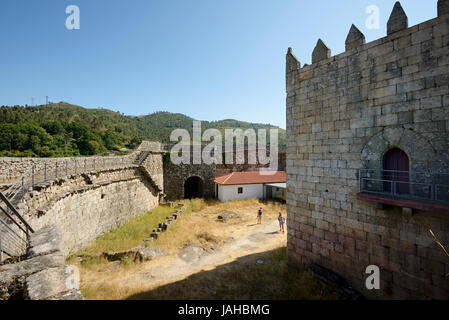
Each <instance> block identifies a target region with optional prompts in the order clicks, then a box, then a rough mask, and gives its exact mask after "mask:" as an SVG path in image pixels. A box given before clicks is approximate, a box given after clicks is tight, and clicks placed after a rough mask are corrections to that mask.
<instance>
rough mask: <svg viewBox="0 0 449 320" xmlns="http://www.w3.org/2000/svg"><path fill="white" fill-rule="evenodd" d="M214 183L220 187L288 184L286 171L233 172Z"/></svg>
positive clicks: (218, 178)
mask: <svg viewBox="0 0 449 320" xmlns="http://www.w3.org/2000/svg"><path fill="white" fill-rule="evenodd" d="M214 182H215V183H217V184H220V185H239V184H262V183H281V182H287V175H286V173H285V171H271V172H268V171H262V172H261V171H248V172H233V173H230V174H227V175H225V176H221V177H217V178H216V179H215V180H214Z"/></svg>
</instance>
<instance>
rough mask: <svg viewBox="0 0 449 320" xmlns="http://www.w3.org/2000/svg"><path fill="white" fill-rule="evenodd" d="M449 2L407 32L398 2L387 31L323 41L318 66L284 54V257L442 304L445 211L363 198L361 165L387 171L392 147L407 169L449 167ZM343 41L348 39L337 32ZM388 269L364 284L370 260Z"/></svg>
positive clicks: (372, 294) (448, 282) (391, 293)
mask: <svg viewBox="0 0 449 320" xmlns="http://www.w3.org/2000/svg"><path fill="white" fill-rule="evenodd" d="M447 8H449V0H439V2H438V11H439V15H438V17H437V18H435V19H432V20H429V21H426V22H423V23H421V24H419V25H416V26H412V27H408V22H407V16H406V14H405V12H404V11H403V9H402V7H401V5H400V4H399V3H397V4H396V5H395V7H394V9H393V12H392V14H391V17H390V19H389V22H388V36H386V37H384V38H381V39H378V40H376V41H373V42H370V43H365V40H364V36H363V34H361V32H360V31H359V30H358V29H357V28H356V27H355V26H353V27H351V30H350V32H349V35H348V37H347V41H346V49H347V50H346V51H345V52H344V53H341V54H339V55H336V56H333V57H331V56H330V49H329V48H327V47H326V46H325V44H324V42H323V41H321V40H320V41H319V42H318V44H317V48H316V49H315V50H314V53H313V64H312V65H308V66H304V67H302V68H301V64H300V62H299V60H298V59H297V58H296V57H295V56H294V55H293V52H292V50H291V49H289V51H288V53H287V67H286V71H287V73H286V89H287V98H286V104H287V210H288V215H289V224H288V245H287V251H288V260H289V263H291V264H294V265H308V264H310V263H311V262H314V263H318V264H320V265H322V266H324V267H326V268H328V269H331V270H333V271H335V272H337V273H339V274H340V275H342V276H343V277H344V278H346V279H347V280H348V282H349V283H350V284H351V285H352V286H353V287H354V288H356V289H357V290H359V291H360V292H362V293H363V294H364V295H365V296H366V297H369V298H384V299H385V298H388V299H429V298H433V299H447V298H448V297H449V278H447V277H446V276H445V275H446V274H447V273H448V272H449V258H448V257H447V256H445V254H444V252H443V251H442V250H441V248H439V247H438V245H436V244H435V242H434V239H433V238H432V236H431V235H430V232H429V229H432V230H433V231H434V232H435V234H436V235H437V236H438V237H439V238H440V240H441V242H442V243H444V244H446V245H447V246H449V216H448V215H447V214H440V213H437V212H428V211H420V210H408V209H403V208H401V207H387V206H382V205H377V204H372V203H370V202H367V201H362V200H358V198H357V195H358V193H359V192H360V190H359V180H358V178H359V171H358V170H359V169H366V168H369V169H382V166H383V157H384V155H385V153H386V152H387V151H388V150H390V149H391V148H400V149H402V150H403V151H404V152H405V153H406V154H407V155H408V157H409V159H410V171H411V172H412V173H413V172H422V171H432V172H436V173H448V172H449V104H448V102H449V99H448V98H447V97H448V96H449V59H448V57H449V11H448V10H447ZM342 39H344V37H342ZM369 265H377V266H379V267H380V269H381V276H380V279H381V289H380V290H367V289H366V287H365V279H366V277H367V275H366V274H365V270H366V267H367V266H369Z"/></svg>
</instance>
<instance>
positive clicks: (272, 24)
mask: <svg viewBox="0 0 449 320" xmlns="http://www.w3.org/2000/svg"><path fill="white" fill-rule="evenodd" d="M394 2H395V1H394V0H341V1H335V0H315V1H310V0H307V1H306V0H220V1H219V0H126V1H125V0H123V1H118V0H33V1H31V0H1V1H0V47H1V50H0V75H1V76H0V105H16V104H19V105H25V104H28V105H31V103H32V100H31V99H32V97H34V104H44V103H45V96H49V99H50V101H53V102H59V101H66V102H70V103H73V104H77V105H81V106H85V107H89V108H96V107H103V108H108V109H112V110H115V111H117V110H118V111H120V112H122V113H125V114H128V115H142V114H148V113H152V112H155V111H170V112H180V113H184V114H187V115H189V116H191V117H194V118H196V119H199V120H221V119H228V118H233V119H238V120H244V121H251V122H260V123H271V124H275V125H279V126H281V127H285V74H284V73H285V54H286V52H287V48H288V47H292V48H293V51H294V53H295V55H296V56H297V57H298V58H299V60H300V61H301V63H302V64H304V63H310V60H311V54H312V51H313V48H314V46H315V44H316V41H317V40H318V38H320V37H321V38H322V39H323V40H324V41H325V42H326V44H327V45H328V46H329V47H330V48H331V49H332V55H334V54H338V53H341V52H343V51H344V43H345V39H346V36H347V34H348V31H349V28H350V26H351V23H354V24H356V25H357V26H358V27H359V29H360V30H361V31H362V32H363V33H364V34H365V36H366V38H367V41H372V40H375V39H378V38H380V37H383V36H385V35H386V23H387V20H388V17H389V15H390V13H391V10H392V8H393V5H394ZM401 3H402V5H403V7H404V10H405V11H406V13H407V15H408V17H409V25H410V26H412V25H415V24H417V23H420V22H423V21H425V20H428V19H430V18H434V17H436V15H437V0H425V1H422V0H403V1H401ZM68 5H77V6H78V7H79V9H80V22H81V24H80V27H81V28H80V30H67V29H66V26H65V21H66V18H67V17H68V15H67V14H66V13H65V9H66V7H67V6H68ZM369 5H377V6H378V7H379V9H380V29H378V30H376V29H368V28H367V27H366V25H365V21H366V19H367V18H368V16H369V15H368V14H367V13H366V8H367V7H368V6H369Z"/></svg>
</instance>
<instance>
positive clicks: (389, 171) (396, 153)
mask: <svg viewBox="0 0 449 320" xmlns="http://www.w3.org/2000/svg"><path fill="white" fill-rule="evenodd" d="M384 180H387V181H385V182H384V190H385V191H386V192H388V193H393V194H397V195H406V194H410V161H409V158H408V156H407V154H406V153H405V152H404V151H402V150H401V149H399V148H393V149H390V150H388V151H387V153H385V156H384Z"/></svg>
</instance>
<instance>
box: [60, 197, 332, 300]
mask: <svg viewBox="0 0 449 320" xmlns="http://www.w3.org/2000/svg"><path fill="white" fill-rule="evenodd" d="M184 202H185V203H186V205H187V208H188V209H187V211H186V212H185V213H184V214H183V215H182V216H181V217H180V218H179V219H178V220H177V221H176V222H175V223H174V224H173V225H171V226H170V228H169V229H168V230H167V231H166V232H164V233H162V234H161V235H160V236H159V238H158V239H157V240H155V241H153V242H151V243H149V244H148V246H150V247H156V248H159V249H162V250H163V251H164V252H165V253H166V255H164V256H161V257H158V258H155V259H153V260H151V261H148V262H143V263H136V262H134V261H132V260H130V259H126V258H125V259H122V261H115V262H109V261H107V260H106V259H104V258H102V257H101V253H102V252H105V251H114V250H115V251H118V250H124V249H129V248H132V247H134V246H136V245H138V244H139V243H141V242H142V241H143V240H144V239H145V238H148V236H149V234H150V233H151V230H152V229H153V228H155V227H156V226H157V221H159V222H160V221H163V219H164V218H165V216H167V215H169V214H168V212H170V211H171V212H173V210H174V209H173V208H170V207H159V208H157V209H155V210H153V211H152V212H150V213H148V214H146V215H143V216H141V217H139V218H136V219H133V220H131V221H129V222H128V223H126V224H125V225H124V226H122V227H121V228H119V229H117V230H114V231H112V232H110V233H108V234H106V235H104V236H102V237H99V238H98V239H97V241H96V242H95V243H94V244H92V245H91V246H90V247H89V248H88V249H86V250H85V251H84V252H78V253H75V254H73V255H71V256H70V257H69V258H68V259H67V263H69V264H75V265H77V266H78V267H79V268H80V273H81V291H82V293H83V295H84V297H85V298H86V299H338V298H339V295H338V294H337V293H336V292H334V291H333V290H332V289H331V288H329V287H327V286H326V285H324V284H322V283H320V282H318V281H317V280H316V279H315V278H314V277H313V276H312V275H310V274H308V273H305V272H303V271H302V270H300V269H296V268H292V267H289V266H287V259H286V242H287V234H286V232H285V233H281V232H279V224H278V222H277V216H278V212H282V213H283V215H284V217H286V212H285V205H281V204H278V203H262V202H260V201H259V200H243V201H232V202H227V203H221V202H217V201H204V200H191V201H184ZM260 207H262V208H263V210H264V215H263V223H262V224H261V225H258V224H257V223H256V222H257V210H258V209H259V208H260ZM223 213H231V217H230V218H229V219H228V220H227V221H226V222H221V221H219V220H218V219H217V217H218V215H221V214H223ZM287 223H288V219H287Z"/></svg>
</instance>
